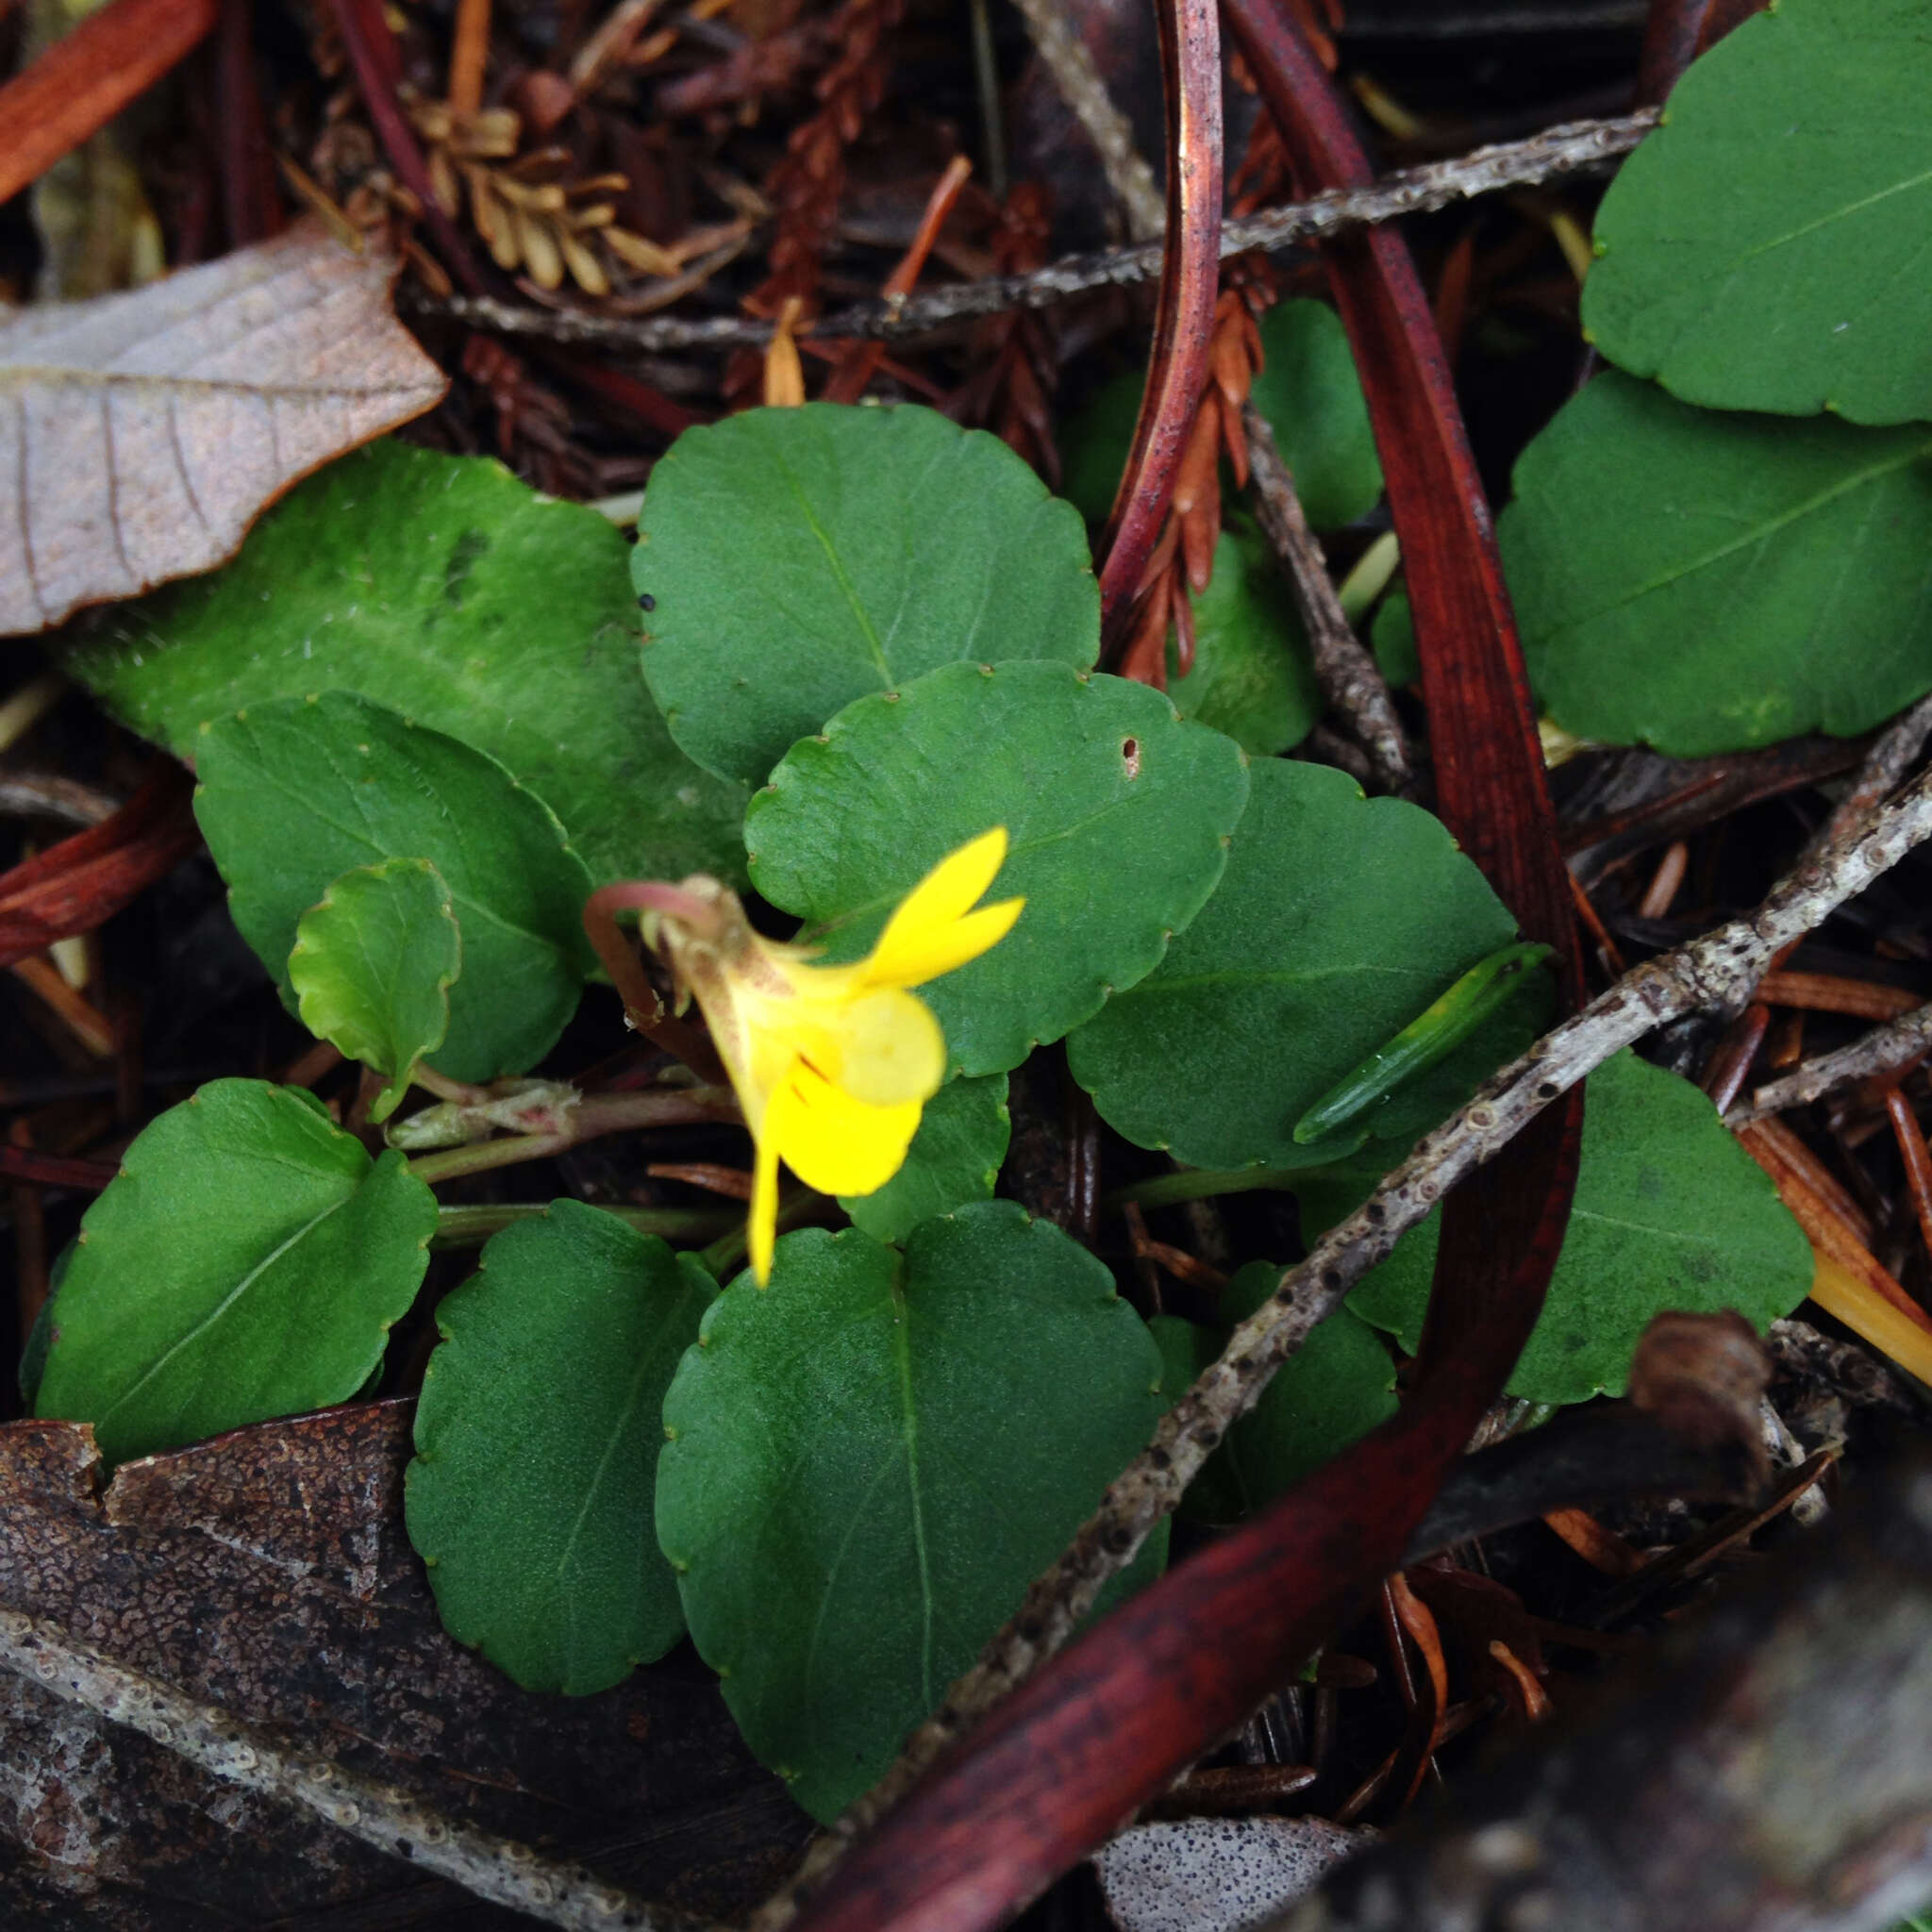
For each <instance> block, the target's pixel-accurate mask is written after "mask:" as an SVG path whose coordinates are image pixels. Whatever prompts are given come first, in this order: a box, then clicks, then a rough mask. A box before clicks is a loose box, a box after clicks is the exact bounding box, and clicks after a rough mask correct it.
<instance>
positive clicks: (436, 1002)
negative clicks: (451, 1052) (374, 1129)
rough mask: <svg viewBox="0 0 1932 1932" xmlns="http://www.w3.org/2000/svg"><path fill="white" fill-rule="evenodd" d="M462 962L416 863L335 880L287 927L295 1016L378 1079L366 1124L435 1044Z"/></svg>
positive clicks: (433, 874)
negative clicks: (291, 936)
mask: <svg viewBox="0 0 1932 1932" xmlns="http://www.w3.org/2000/svg"><path fill="white" fill-rule="evenodd" d="M462 956H463V955H462V935H461V932H460V931H459V929H458V925H457V916H456V909H455V908H454V907H453V906H452V905H451V903H450V896H449V888H448V887H447V886H446V885H444V884H443V881H442V874H441V873H440V872H438V871H437V869H436V868H435V867H434V866H433V865H431V864H430V863H429V861H428V860H427V859H426V858H388V859H385V860H383V862H382V863H381V864H380V865H365V866H358V868H357V870H356V871H354V872H345V873H344V874H342V875H341V878H339V879H337V880H335V881H334V882H333V883H332V884H331V885H330V886H329V889H328V891H325V893H324V894H323V895H322V904H321V905H320V906H315V907H311V908H309V909H308V911H307V912H305V913H304V914H303V915H302V917H301V919H300V920H299V921H298V922H297V924H296V926H295V944H294V946H293V948H292V949H291V952H290V954H289V983H290V985H291V987H292V988H293V989H294V992H295V1001H296V1009H297V1010H298V1011H299V1012H300V1014H301V1016H302V1024H303V1025H305V1026H306V1027H308V1030H309V1032H311V1033H312V1034H314V1035H315V1037H316V1038H317V1039H318V1040H326V1041H329V1042H330V1043H331V1044H332V1045H334V1046H335V1047H337V1048H338V1049H339V1050H340V1051H341V1054H342V1055H343V1057H344V1058H347V1059H352V1060H360V1061H361V1062H362V1063H363V1065H364V1066H366V1067H368V1068H370V1069H371V1070H372V1071H373V1072H375V1073H377V1074H382V1075H383V1077H384V1081H385V1083H386V1084H385V1085H384V1087H383V1090H382V1091H381V1092H380V1093H379V1094H378V1095H377V1096H376V1098H375V1105H374V1106H373V1107H372V1108H370V1109H369V1118H370V1119H371V1120H372V1121H373V1122H375V1123H376V1124H381V1123H382V1122H383V1121H386V1120H387V1119H388V1118H389V1117H390V1115H391V1114H392V1113H393V1112H394V1111H395V1109H396V1103H397V1102H398V1101H399V1100H401V1099H402V1097H403V1095H404V1094H405V1093H407V1092H408V1091H409V1075H410V1074H411V1073H412V1072H413V1070H414V1068H415V1066H416V1063H417V1061H418V1060H420V1059H423V1058H425V1057H426V1056H428V1055H430V1054H432V1053H434V1052H435V1051H436V1049H437V1048H438V1047H439V1046H441V1044H442V1038H443V1035H444V1034H445V1033H446V1032H447V1031H448V1030H449V990H450V988H451V987H452V986H453V985H455V983H456V977H457V974H458V971H459V970H460V968H461V965H462Z"/></svg>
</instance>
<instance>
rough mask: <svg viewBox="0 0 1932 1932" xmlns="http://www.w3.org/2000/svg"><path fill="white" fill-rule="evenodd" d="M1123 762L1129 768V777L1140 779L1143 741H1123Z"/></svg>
mask: <svg viewBox="0 0 1932 1932" xmlns="http://www.w3.org/2000/svg"><path fill="white" fill-rule="evenodd" d="M1121 760H1122V762H1123V763H1124V765H1125V766H1126V768H1127V776H1128V777H1130V778H1138V777H1139V776H1140V775H1141V741H1140V740H1139V739H1138V738H1124V739H1122V740H1121Z"/></svg>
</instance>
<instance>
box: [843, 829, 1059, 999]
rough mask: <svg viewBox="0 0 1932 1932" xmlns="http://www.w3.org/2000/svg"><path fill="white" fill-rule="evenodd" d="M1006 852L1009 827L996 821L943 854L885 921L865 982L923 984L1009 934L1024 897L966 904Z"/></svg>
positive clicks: (992, 874)
mask: <svg viewBox="0 0 1932 1932" xmlns="http://www.w3.org/2000/svg"><path fill="white" fill-rule="evenodd" d="M1006 857H1007V828H1006V827H1005V826H1004V825H995V826H993V827H992V829H991V831H989V832H982V833H981V834H980V835H979V837H978V838H976V839H974V841H972V842H971V843H970V844H966V845H962V846H960V848H959V849H958V851H957V852H955V853H953V854H952V855H951V857H950V858H942V859H941V861H940V862H939V864H937V865H936V866H934V867H933V869H932V870H931V871H930V872H929V873H927V874H926V875H925V876H924V878H923V879H922V880H920V882H919V883H918V885H916V886H914V887H913V889H912V890H911V891H910V892H908V894H907V895H906V898H905V900H904V902H903V903H902V904H901V905H900V907H899V909H898V910H897V911H896V912H894V913H893V914H892V916H891V919H889V920H888V921H887V922H886V929H885V931H884V932H882V933H881V934H880V935H879V942H878V944H877V945H876V946H874V948H873V951H872V957H871V958H869V959H867V960H865V961H864V963H863V967H862V971H863V973H864V974H865V977H866V979H867V981H868V982H869V983H870V984H872V985H874V986H898V987H907V986H921V985H924V982H925V981H926V980H928V979H937V978H938V977H939V976H940V974H942V973H950V972H952V971H953V969H954V968H955V967H956V966H963V965H965V964H966V962H967V961H968V960H969V959H976V958H978V957H979V956H980V954H982V953H983V952H985V951H986V950H987V949H988V947H990V946H995V945H997V944H998V943H999V942H1000V941H1001V940H1003V939H1005V938H1006V936H1007V934H1008V932H1009V931H1010V930H1011V929H1012V924H1013V922H1014V920H1016V919H1018V918H1019V916H1020V912H1021V908H1023V907H1024V905H1025V903H1026V902H1025V900H1024V899H1008V900H1005V901H1003V902H1002V903H1001V904H999V905H997V906H985V907H982V908H980V909H979V910H978V911H977V912H970V913H969V912H968V910H967V908H968V907H970V906H971V905H972V904H973V902H974V900H975V899H977V898H978V897H979V895H980V894H981V893H982V892H984V891H986V889H987V888H988V887H989V886H990V885H991V884H992V882H993V879H994V877H995V876H996V875H997V874H998V873H999V869H1000V867H1001V866H1002V865H1003V864H1005V862H1006Z"/></svg>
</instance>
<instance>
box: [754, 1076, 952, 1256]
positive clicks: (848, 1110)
mask: <svg viewBox="0 0 1932 1932" xmlns="http://www.w3.org/2000/svg"><path fill="white" fill-rule="evenodd" d="M922 1106H923V1103H922V1102H920V1101H917V1100H908V1101H906V1102H904V1103H902V1104H901V1105H899V1106H897V1107H868V1106H867V1105H866V1104H865V1102H864V1101H862V1100H855V1099H854V1098H853V1097H852V1095H851V1094H849V1093H847V1092H846V1091H844V1090H843V1089H842V1088H839V1087H835V1086H833V1084H832V1083H831V1082H830V1081H829V1080H827V1079H825V1078H824V1076H823V1075H821V1074H814V1073H813V1072H812V1070H811V1069H810V1068H809V1067H808V1066H805V1065H803V1064H801V1065H799V1066H797V1067H794V1068H793V1069H792V1071H791V1073H790V1074H787V1075H786V1077H785V1078H784V1079H783V1080H782V1081H781V1082H780V1083H779V1084H778V1086H777V1088H776V1089H775V1090H774V1092H773V1094H772V1097H771V1100H770V1102H769V1104H768V1105H767V1107H766V1108H765V1131H764V1134H763V1136H762V1137H761V1138H760V1141H759V1143H758V1151H759V1154H760V1155H761V1156H762V1155H763V1153H764V1151H765V1149H766V1148H767V1147H771V1148H773V1149H774V1150H775V1151H776V1152H777V1154H778V1155H779V1156H780V1157H781V1158H783V1160H784V1162H785V1164H786V1166H787V1167H789V1168H790V1169H791V1171H792V1173H793V1174H796V1175H797V1176H798V1177H799V1179H800V1180H802V1181H803V1182H804V1183H805V1184H806V1186H807V1187H808V1188H816V1189H817V1190H818V1191H819V1192H820V1193H822V1194H870V1193H872V1192H873V1191H874V1190H875V1189H878V1188H882V1187H884V1186H885V1184H886V1183H887V1182H888V1181H889V1180H891V1177H892V1176H893V1175H894V1174H897V1173H898V1172H899V1169H900V1167H901V1165H902V1164H903V1163H904V1161H905V1159H906V1150H907V1148H908V1147H909V1146H910V1145H911V1144H912V1136H913V1135H914V1134H915V1133H917V1132H918V1130H919V1116H920V1112H921V1110H922ZM754 1225H756V1223H754Z"/></svg>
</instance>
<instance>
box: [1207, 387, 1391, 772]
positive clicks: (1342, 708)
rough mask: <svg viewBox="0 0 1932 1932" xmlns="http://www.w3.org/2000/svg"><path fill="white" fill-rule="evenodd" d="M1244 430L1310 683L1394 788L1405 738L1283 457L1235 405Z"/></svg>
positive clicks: (1252, 417)
mask: <svg viewBox="0 0 1932 1932" xmlns="http://www.w3.org/2000/svg"><path fill="white" fill-rule="evenodd" d="M1241 426H1242V428H1243V429H1245V430H1246V432H1247V439H1248V470H1249V473H1250V475H1252V476H1253V477H1254V482H1255V508H1256V509H1257V512H1258V513H1259V515H1260V519H1261V527H1262V529H1263V530H1264V531H1266V532H1267V535H1268V541H1269V542H1271V543H1272V544H1273V545H1274V554H1275V556H1276V557H1278V558H1280V559H1281V561H1282V565H1283V567H1284V568H1285V569H1286V570H1287V572H1288V575H1289V580H1290V582H1291V584H1292V585H1293V587H1294V594H1295V602H1296V603H1297V605H1299V606H1300V608H1301V614H1302V625H1303V627H1304V628H1305V629H1306V630H1307V634H1308V655H1309V656H1310V657H1311V658H1313V659H1314V665H1315V681H1316V682H1317V683H1318V684H1319V685H1320V686H1321V687H1322V695H1323V696H1324V697H1325V698H1326V699H1327V700H1328V703H1329V705H1330V706H1331V707H1332V708H1334V710H1335V712H1336V714H1337V715H1338V716H1339V717H1340V718H1341V720H1342V722H1343V723H1344V724H1347V726H1348V728H1349V729H1350V730H1351V731H1352V732H1354V734H1355V736H1356V737H1357V739H1358V740H1359V741H1361V744H1362V746H1363V748H1364V750H1366V751H1367V753H1368V755H1369V762H1370V765H1371V767H1372V769H1373V771H1374V777H1375V780H1376V782H1377V783H1378V784H1379V785H1380V786H1381V787H1382V789H1383V790H1384V791H1392V792H1396V793H1401V792H1403V791H1407V789H1408V786H1409V782H1410V779H1411V777H1412V776H1413V772H1412V768H1411V767H1410V764H1409V758H1408V741H1407V738H1406V736H1405V735H1404V733H1403V729H1402V720H1401V719H1400V718H1398V717H1397V716H1396V715H1395V706H1394V704H1393V702H1392V701H1391V698H1390V696H1389V687H1388V686H1387V685H1386V684H1385V683H1384V682H1383V681H1382V674H1381V673H1380V672H1379V671H1378V670H1377V669H1376V668H1375V660H1374V658H1372V657H1371V656H1370V655H1369V653H1368V652H1367V650H1366V649H1364V648H1363V645H1362V641H1361V640H1360V639H1359V638H1357V636H1356V634H1355V627H1354V625H1351V624H1350V623H1349V621H1348V617H1347V614H1346V613H1345V612H1344V611H1343V609H1342V608H1341V599H1340V598H1339V597H1337V596H1336V594H1335V586H1334V584H1333V583H1332V582H1331V581H1330V580H1329V576H1328V566H1327V563H1326V560H1325V559H1324V558H1323V555H1322V546H1321V544H1320V543H1319V542H1318V541H1316V538H1315V533H1314V532H1313V531H1312V530H1311V529H1309V528H1308V520H1307V517H1306V516H1305V515H1304V514H1303V513H1302V506H1301V499H1300V498H1299V497H1298V496H1297V495H1296V494H1295V488H1294V478H1293V476H1292V475H1290V473H1289V468H1288V465H1287V463H1286V462H1285V461H1283V459H1282V455H1281V450H1280V446H1279V445H1278V444H1277V443H1276V442H1275V441H1274V430H1273V429H1271V428H1270V427H1269V426H1268V419H1267V417H1265V416H1264V415H1262V413H1261V412H1260V410H1258V409H1257V408H1256V407H1255V406H1254V404H1253V403H1248V404H1246V405H1244V406H1243V408H1242V409H1241Z"/></svg>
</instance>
